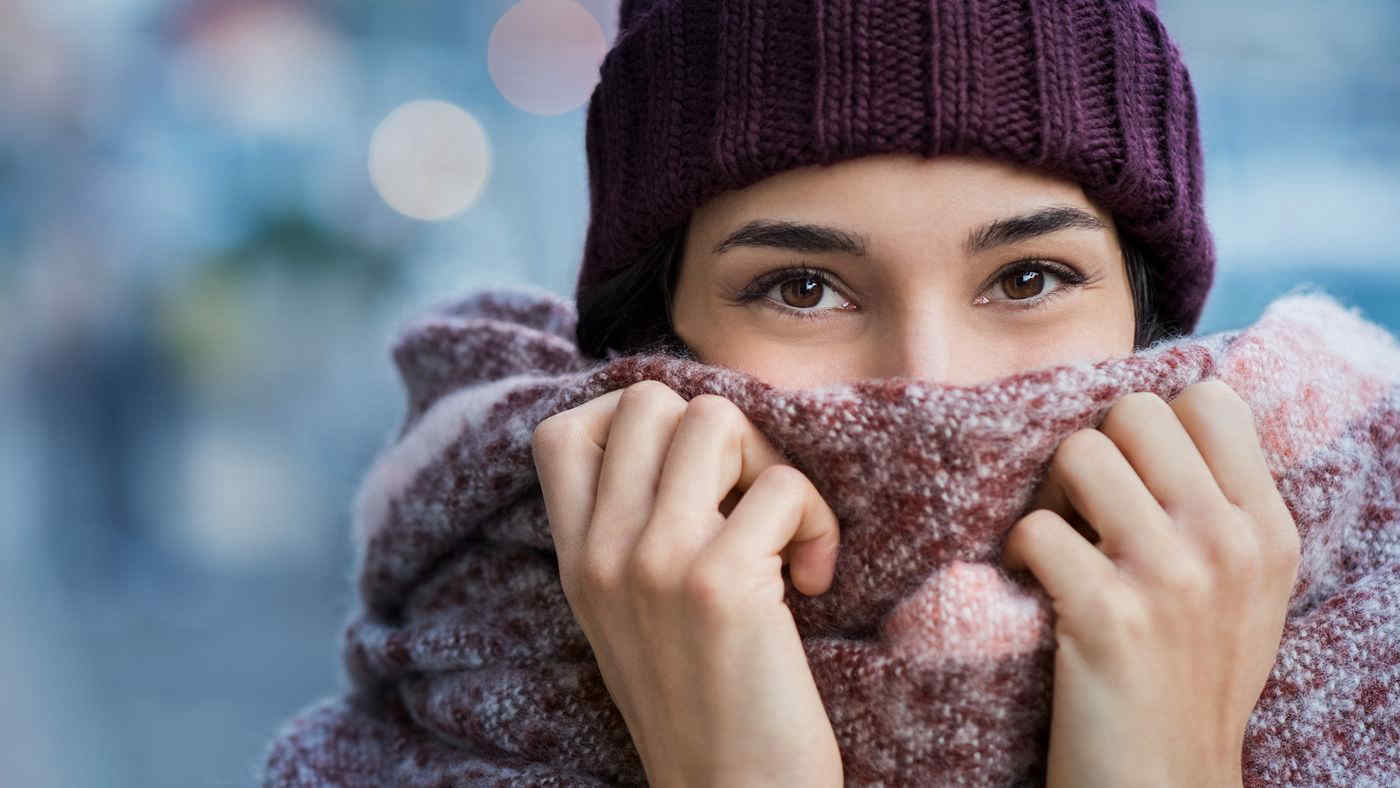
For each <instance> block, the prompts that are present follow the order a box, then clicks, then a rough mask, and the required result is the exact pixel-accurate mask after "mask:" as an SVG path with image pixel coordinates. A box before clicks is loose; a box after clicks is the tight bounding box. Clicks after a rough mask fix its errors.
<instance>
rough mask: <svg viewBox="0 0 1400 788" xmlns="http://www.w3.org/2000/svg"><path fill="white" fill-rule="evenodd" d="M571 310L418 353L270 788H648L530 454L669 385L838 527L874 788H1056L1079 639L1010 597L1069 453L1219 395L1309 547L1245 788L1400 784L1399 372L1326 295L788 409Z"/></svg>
mask: <svg viewBox="0 0 1400 788" xmlns="http://www.w3.org/2000/svg"><path fill="white" fill-rule="evenodd" d="M575 322H576V313H575V311H574V307H573V305H572V302H570V301H566V300H563V299H561V298H559V297H557V296H555V295H553V294H550V293H548V292H546V291H543V290H540V289H535V288H529V287H508V288H493V289H486V290H479V291H474V292H471V293H468V294H465V295H463V296H462V297H459V298H457V299H454V300H450V301H444V302H441V303H439V304H437V305H435V306H434V307H433V308H431V309H429V310H428V311H427V312H426V313H425V314H424V315H423V316H422V317H421V318H420V319H417V320H415V321H413V322H411V323H409V324H407V325H403V326H401V327H400V331H399V333H398V334H397V337H396V339H395V341H394V343H393V347H392V352H393V359H394V361H395V363H396V364H397V367H398V369H399V371H400V373H401V375H402V378H403V384H404V387H405V389H406V393H407V408H406V414H405V417H404V420H403V422H402V425H401V426H400V427H398V429H397V430H396V431H395V433H394V434H393V435H392V439H390V440H387V441H386V445H385V447H384V448H383V449H382V450H381V452H380V454H379V456H378V458H377V460H376V461H375V462H374V464H373V466H372V467H371V468H370V469H369V471H368V473H367V474H366V476H365V477H364V479H363V482H362V484H361V487H360V491H359V494H358V496H357V500H356V502H355V507H354V517H353V533H354V541H355V545H356V547H357V554H356V555H357V557H356V567H355V571H356V577H357V578H358V598H357V599H356V602H355V604H354V609H353V610H352V611H351V614H350V617H349V620H348V623H347V625H346V628H345V630H344V637H343V643H342V646H343V651H342V655H343V660H344V666H345V670H346V673H347V675H348V679H349V685H350V686H349V687H348V688H347V689H346V691H345V692H344V693H343V694H341V695H338V696H333V697H329V698H326V699H323V700H321V701H319V702H317V703H313V704H311V705H309V706H307V707H306V708H304V709H303V710H302V711H301V712H300V713H298V714H297V715H296V716H294V717H293V718H292V719H291V720H289V721H288V722H286V723H285V724H284V726H283V727H282V729H281V730H280V732H279V733H278V734H277V736H276V737H275V738H274V739H273V740H272V741H271V743H270V744H269V745H268V747H267V750H266V752H265V760H264V762H263V764H262V779H263V781H264V784H265V785H278V786H293V785H295V786H322V785H325V786H329V785H336V786H388V785H394V786H424V787H425V788H426V786H444V785H487V784H489V785H644V784H645V782H646V780H645V774H644V772H643V769H642V765H641V761H640V759H639V757H638V755H637V752H636V750H635V748H634V746H633V744H632V740H631V737H630V736H629V734H628V731H627V728H626V726H625V724H624V722H623V719H622V716H621V714H620V713H619V712H618V710H617V709H616V707H615V706H614V705H613V703H612V701H611V698H610V696H609V694H608V692H607V689H606V687H605V685H604V684H603V681H602V678H601V676H600V673H599V671H598V667H597V663H596V662H595V660H594V657H593V652H592V650H591V648H590V646H589V644H588V641H587V639H586V638H585V637H584V635H583V633H582V630H581V629H580V628H579V627H578V625H577V623H576V621H575V619H574V618H573V616H572V614H571V611H570V609H569V607H568V604H567V601H566V599H565V597H564V594H563V591H562V588H561V586H560V581H559V574H558V564H557V559H556V556H555V554H554V550H553V547H554V545H553V540H552V538H551V536H550V531H549V526H548V520H547V518H546V516H545V509H544V504H543V498H542V496H541V494H540V487H539V480H538V478H537V476H536V471H535V466H534V462H533V458H532V452H531V438H532V434H533V431H534V428H535V426H536V425H537V424H538V423H539V422H540V421H542V420H543V419H544V418H546V417H547V416H549V415H551V414H554V413H557V412H559V411H562V410H565V409H568V408H572V407H574V406H576V405H580V404H582V403H584V402H586V401H587V400H590V399H592V398H594V397H597V396H599V395H601V394H603V393H605V392H607V391H610V390H613V389H617V388H621V387H625V386H627V385H628V384H631V383H633V382H636V381H639V380H644V379H654V380H659V381H662V382H664V383H665V384H667V385H668V386H670V387H671V388H672V389H674V390H675V391H676V392H678V393H679V394H681V395H682V396H683V397H685V398H687V399H689V398H691V397H693V396H695V395H697V394H701V393H712V394H719V395H722V396H724V397H726V398H728V399H729V400H731V401H732V402H734V403H735V404H736V405H737V406H738V407H739V408H740V409H741V410H742V411H743V412H744V413H745V414H746V415H747V416H748V418H749V420H750V421H751V422H753V424H754V425H755V426H756V427H757V428H758V429H759V430H760V431H761V432H762V433H764V434H765V435H766V436H768V437H769V439H770V440H771V441H772V442H773V444H774V446H776V447H777V448H778V449H779V450H781V451H782V452H783V453H784V455H785V456H786V457H787V458H789V460H790V462H791V464H793V465H794V466H796V467H797V468H799V469H800V470H802V471H803V472H804V473H806V474H807V476H808V477H809V478H810V479H811V480H812V482H813V484H814V485H815V486H816V488H817V490H818V491H819V492H820V493H821V494H822V496H823V498H824V499H825V500H826V501H827V503H828V504H829V505H830V506H831V508H832V510H833V511H834V512H835V514H836V515H837V517H838V520H839V524H840V529H841V530H840V534H841V550H840V553H839V555H838V559H837V563H836V570H835V579H834V582H833V584H832V586H831V588H830V590H828V591H827V592H826V593H824V594H821V595H819V596H813V597H808V596H806V595H804V594H802V593H800V592H798V591H796V590H795V588H794V587H793V585H792V582H791V579H790V578H788V577H787V574H786V571H785V572H784V581H785V583H786V584H787V597H786V598H787V603H788V606H789V609H790V610H791V612H792V615H793V617H794V619H795V621H796V623H797V627H798V630H799V633H800V634H801V635H802V639H803V644H804V647H805V651H806V655H807V658H808V663H809V665H810V667H811V670H812V672H813V675H814V677H815V679H816V684H817V687H818V689H819V692H820V694H821V697H822V700H823V702H824V704H825V707H826V710H827V712H828V716H829V718H830V720H831V724H832V726H833V728H834V730H835V734H836V738H837V741H838V744H839V746H840V750H841V757H842V762H843V765H844V769H845V775H846V782H847V784H848V785H888V786H895V785H920V786H928V785H954V784H956V785H1037V784H1043V782H1044V775H1045V765H1046V753H1047V751H1048V737H1049V725H1050V713H1051V708H1052V706H1051V693H1052V686H1051V685H1052V678H1053V670H1052V668H1053V653H1054V638H1053V634H1052V633H1053V624H1054V621H1053V612H1052V608H1051V606H1050V603H1049V598H1048V596H1047V595H1046V594H1045V593H1044V591H1043V589H1041V588H1040V587H1039V585H1038V583H1037V582H1036V581H1035V580H1034V578H1032V577H1030V575H1029V574H1028V573H1010V572H1008V571H1006V570H1004V569H1003V568H1001V553H1002V545H1003V543H1004V538H1005V535H1006V533H1007V532H1008V531H1009V529H1010V528H1011V526H1012V525H1013V524H1014V523H1015V522H1016V521H1017V520H1018V519H1019V518H1020V517H1021V516H1022V515H1024V514H1025V513H1026V512H1027V511H1029V504H1030V502H1031V499H1032V495H1033V493H1034V492H1035V490H1036V488H1037V486H1038V485H1039V483H1040V482H1041V481H1042V480H1043V478H1044V475H1045V472H1046V470H1047V468H1048V465H1049V462H1050V460H1051V458H1052V455H1053V453H1054V450H1055V448H1056V447H1057V445H1058V444H1059V443H1060V441H1061V440H1063V439H1064V438H1065V437H1067V436H1068V435H1069V434H1071V433H1072V432H1074V431H1076V430H1079V429H1082V428H1086V427H1088V428H1092V427H1096V426H1097V425H1098V424H1099V423H1100V421H1101V420H1102V418H1103V416H1104V415H1105V414H1106V412H1107V410H1108V409H1109V408H1110V407H1111V406H1112V405H1113V404H1114V402H1115V401H1116V400H1117V399H1119V398H1120V397H1122V396H1124V395H1125V394H1128V393H1131V392H1134V391H1150V392H1155V393H1156V394H1158V395H1159V396H1161V397H1162V398H1164V399H1167V400H1171V399H1172V398H1173V397H1175V396H1176V395H1177V394H1179V393H1180V392H1181V391H1182V390H1183V389H1185V388H1186V387H1187V386H1189V385H1191V384H1193V383H1196V382H1198V381H1201V380H1204V379H1208V378H1220V379H1222V380H1224V381H1225V382H1226V383H1227V384H1228V385H1230V386H1231V387H1232V388H1233V389H1234V390H1235V391H1236V392H1238V393H1239V394H1240V395H1241V396H1242V397H1243V398H1244V399H1245V400H1246V401H1247V402H1248V403H1249V405H1250V406H1251V409H1252V411H1253V413H1254V418H1255V427H1256V429H1257V431H1258V433H1259V435H1260V439H1261V443H1262V445H1263V447H1264V449H1265V454H1266V457H1267V460H1268V464H1269V468H1270V470H1271V472H1272V474H1273V476H1274V480H1275V482H1276V483H1277V485H1278V488H1279V491H1280V493H1281V495H1282V497H1283V498H1284V501H1285V503H1286V504H1287V506H1288V509H1289V511H1290V512H1291V514H1292V515H1293V517H1294V520H1295V521H1296V523H1297V526H1298V529H1299V532H1300V535H1301V539H1302V556H1301V567H1300V570H1299V576H1298V579H1297V583H1296V586H1295V588H1294V591H1293V594H1292V597H1291V600H1290V602H1289V608H1288V613H1287V618H1286V624H1285V629H1284V632H1283V639H1282V645H1281V648H1280V650H1279V652H1278V656H1277V659H1276V661H1275V664H1274V667H1273V670H1272V672H1271V674H1270V675H1269V678H1268V681H1267V684H1266V685H1265V687H1264V689H1263V693H1262V694H1261V696H1260V698H1259V699H1258V702H1257V704H1256V705H1255V708H1254V710H1253V714H1252V716H1251V717H1250V719H1249V722H1248V726H1247V729H1246V732H1245V739H1244V751H1243V766H1244V774H1245V784H1246V785H1248V786H1253V785H1337V786H1360V785H1381V784H1386V785H1395V784H1397V781H1400V777H1397V775H1400V689H1397V687H1400V645H1397V644H1400V343H1397V341H1396V338H1395V337H1394V336H1392V335H1391V334H1388V333H1387V332H1386V331H1385V330H1383V329H1382V328H1380V327H1379V326H1377V325H1375V324H1373V323H1371V322H1368V321H1367V320H1365V319H1364V318H1363V317H1362V316H1361V315H1360V313H1359V311H1357V310H1355V309H1350V310H1349V309H1347V308H1344V307H1343V306H1341V305H1340V304H1338V303H1337V302H1336V301H1335V300H1333V299H1332V298H1331V297H1330V296H1328V295H1327V294H1325V293H1321V292H1315V291H1307V290H1295V291H1293V292H1290V293H1288V294H1285V295H1283V296H1280V297H1278V298H1277V299H1276V300H1274V301H1273V302H1272V303H1271V304H1270V305H1269V306H1268V307H1267V309H1266V310H1265V311H1264V313H1263V314H1262V316H1260V317H1259V318H1258V319H1257V320H1256V321H1255V322H1254V323H1253V324H1251V325H1249V326H1247V327H1245V328H1243V329H1239V330H1234V331H1222V332H1219V333H1215V334H1209V335H1199V336H1192V337H1178V338H1175V339H1171V340H1169V341H1163V342H1159V343H1158V344H1156V345H1154V346H1152V347H1149V348H1145V349H1140V350H1138V351H1135V352H1134V353H1132V354H1130V355H1125V356H1119V357H1116V358H1111V359H1107V360H1101V361H1098V362H1095V363H1089V362H1081V363H1070V364H1063V365H1058V366H1047V367H1043V368H1039V369H1033V370H1029V371H1024V372H1020V373H1016V374H1013V375H1010V376H1007V377H1003V378H1000V379H996V380H992V381H988V382H985V383H979V384H975V385H962V386H958V385H948V384H940V383H937V382H933V381H930V380H925V379H919V378H907V377H891V378H875V379H866V380H859V381H854V382H846V383H841V384H835V385H828V386H825V387H821V388H809V389H789V388H781V387H775V386H772V385H768V384H766V383H765V382H763V381H761V380H759V379H758V378H756V377H754V376H751V375H749V374H746V373H744V372H741V371H738V370H734V369H730V368H726V367H719V366H714V365H707V364H703V363H700V362H698V361H695V360H693V359H688V358H683V357H680V356H677V355H670V354H664V353H660V352H655V353H646V354H634V355H619V354H616V353H613V354H611V355H610V356H609V357H608V358H606V359H602V360H599V359H589V358H587V357H584V356H583V355H581V354H580V352H579V351H578V348H577V346H576V344H575V342H574V326H575Z"/></svg>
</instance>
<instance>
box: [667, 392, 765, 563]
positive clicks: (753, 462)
mask: <svg viewBox="0 0 1400 788" xmlns="http://www.w3.org/2000/svg"><path fill="white" fill-rule="evenodd" d="M777 464H786V460H785V458H784V457H783V456H782V454H781V453H779V452H778V450H777V449H776V448H774V447H773V445H772V444H771V443H770V442H769V441H768V438H767V437H765V436H764V435H763V433H761V432H759V431H758V429H757V428H756V427H754V425H753V424H752V423H751V422H750V421H749V420H748V417H747V416H745V415H744V413H743V411H741V410H739V407H738V406H737V405H735V404H734V403H733V402H730V401H729V400H727V399H725V398H724V397H721V396H719V395H717V394H700V395H697V396H695V397H693V398H692V399H691V400H690V401H689V402H688V403H687V405H686V411H685V415H684V416H683V417H682V418H681V422H680V424H679V425H678V426H677V427H676V431H675V434H674V435H673V436H672V438H671V445H670V448H669V449H668V450H667V453H666V460H665V466H664V467H663V468H662V469H661V478H660V480H659V481H658V482H657V489H656V504H655V506H654V508H653V518H652V520H651V521H650V522H649V523H648V524H647V526H646V529H648V530H649V529H650V528H652V527H653V524H660V525H662V526H665V525H667V524H669V525H672V526H673V528H672V530H675V531H676V533H673V534H669V535H667V536H666V537H665V538H667V539H668V540H672V541H673V543H672V549H673V550H677V551H680V552H681V553H683V554H684V555H685V556H691V555H694V554H695V553H696V552H697V551H699V549H700V548H701V547H703V546H704V545H705V544H707V543H708V542H709V541H710V539H711V538H713V537H714V535H715V530H713V529H718V528H719V527H722V525H723V522H724V521H723V518H698V517H694V516H692V515H695V514H699V513H705V514H710V513H716V512H718V511H719V507H720V504H721V502H723V501H724V499H725V498H726V497H727V496H728V495H729V494H730V492H731V490H733V489H734V488H735V487H736V486H737V487H738V488H739V489H740V490H741V491H742V490H747V489H748V488H749V486H750V485H751V484H753V481H754V479H756V478H758V475H759V474H760V473H762V472H763V470H764V469H765V468H768V467H769V466H771V465H777ZM703 523H711V524H712V530H706V531H701V530H700V529H699V526H700V525H702V524H703ZM676 526H679V527H676ZM687 528H688V529H689V530H686V529H687ZM641 538H644V539H645V538H648V537H647V536H646V535H643V536H642V537H641ZM679 557H680V556H678V558H679Z"/></svg>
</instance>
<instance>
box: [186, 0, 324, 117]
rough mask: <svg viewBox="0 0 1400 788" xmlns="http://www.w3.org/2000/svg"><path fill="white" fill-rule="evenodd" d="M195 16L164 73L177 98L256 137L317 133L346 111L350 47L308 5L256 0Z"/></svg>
mask: <svg viewBox="0 0 1400 788" xmlns="http://www.w3.org/2000/svg"><path fill="white" fill-rule="evenodd" d="M190 14H191V20H190V22H189V23H188V29H187V30H186V31H185V32H184V33H183V36H184V39H185V40H184V41H183V42H182V46H181V48H180V50H179V51H178V52H177V53H176V56H175V63H174V67H172V68H171V69H169V71H168V72H167V73H168V76H169V79H170V81H171V91H172V94H173V96H174V98H175V100H176V102H177V103H179V104H182V105H187V106H196V105H202V106H203V107H205V108H207V109H208V110H210V111H212V112H213V113H214V114H215V115H216V116H217V117H218V118H219V119H220V120H221V121H223V122H224V123H226V124H228V126H229V127H230V128H231V130H233V131H237V132H242V133H252V134H260V133H272V134H285V135H296V136H314V135H317V134H320V133H322V132H324V131H325V130H326V128H327V127H328V126H329V125H330V124H333V123H335V122H338V121H341V120H343V119H344V118H345V117H346V116H347V115H348V113H349V111H350V91H351V86H350V84H349V80H350V73H351V55H350V53H349V51H348V48H347V44H346V43H345V42H344V41H342V40H341V38H340V37H339V35H338V34H337V33H336V32H335V31H334V30H332V29H331V28H329V27H328V26H327V25H326V24H324V23H323V22H322V21H321V20H320V19H319V18H317V17H316V16H315V15H313V14H312V13H311V12H310V11H309V10H307V9H306V8H303V7H300V6H297V5H292V4H282V3H278V2H253V3H235V4H222V5H218V6H213V7H211V8H210V9H208V10H202V11H197V12H196V11H191V12H190Z"/></svg>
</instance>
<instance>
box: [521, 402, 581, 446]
mask: <svg viewBox="0 0 1400 788" xmlns="http://www.w3.org/2000/svg"><path fill="white" fill-rule="evenodd" d="M573 431H574V428H573V422H572V420H571V419H569V418H568V416H567V413H566V412H564V411H561V412H559V413H555V414H553V415H551V416H548V417H546V418H545V419H544V420H543V421H541V422H540V423H538V424H536V425H535V429H534V431H533V432H531V433H530V447H531V448H532V449H533V450H534V451H535V453H537V454H538V453H539V452H540V451H541V450H553V449H557V448H558V447H560V446H562V445H563V444H565V443H567V442H568V440H569V438H570V436H571V435H572V434H573Z"/></svg>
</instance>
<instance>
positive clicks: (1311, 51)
mask: <svg viewBox="0 0 1400 788" xmlns="http://www.w3.org/2000/svg"><path fill="white" fill-rule="evenodd" d="M616 3H617V0H522V1H521V2H515V1H514V0H470V2H418V3H385V2H370V1H369V0H342V1H341V2H337V3H329V2H321V3H318V2H298V1H296V0H265V1H253V0H244V1H242V2H234V1H232V0H193V1H192V2H185V3H174V2H165V1H164V0H105V2H101V3H85V2H76V1H75V0H0V11H3V14H0V20H3V21H0V65H3V77H2V78H0V335H3V336H4V337H5V341H4V342H3V343H0V625H3V627H4V630H3V635H0V674H3V675H4V676H5V681H4V683H5V685H6V687H7V690H6V692H5V702H4V703H0V784H3V785H6V786H21V785H23V786H44V785H55V786H59V785H61V786H97V785H102V786H107V785H114V786H147V787H149V786H191V785H246V784H250V783H251V782H252V777H253V774H254V770H255V768H256V766H257V763H258V760H259V758H260V756H261V753H262V748H263V746H264V745H265V743H266V741H267V740H268V739H269V738H270V737H271V736H272V735H273V734H274V732H275V731H276V728H277V726H278V725H280V724H281V723H282V722H283V721H284V720H286V719H287V718H288V717H290V716H291V715H293V714H294V713H295V712H296V711H297V710H299V709H300V708H302V707H303V706H305V705H307V704H308V703H310V702H312V701H313V700H315V699H317V698H319V697H321V696H324V695H326V694H330V693H332V692H335V691H337V690H338V689H339V688H340V686H341V673H340V670H341V668H340V662H339V655H338V653H337V645H338V637H339V631H340V626H341V623H342V621H343V619H344V617H345V615H346V613H347V611H348V609H349V605H350V600H351V590H352V580H351V578H350V574H349V571H350V550H349V540H348V525H349V507H350V501H351V498H352V496H353V493H354V489H355V485H356V483H357V482H358V480H359V478H360V476H361V474H362V473H364V472H365V471H366V470H367V468H368V466H369V463H370V461H371V459H372V458H373V456H374V454H375V452H376V451H377V450H378V449H379V448H380V447H381V446H382V445H383V444H384V442H385V441H386V440H387V439H388V438H389V436H390V434H391V432H392V431H393V430H394V429H395V428H396V427H397V425H398V420H399V419H400V417H401V413H402V407H403V402H402V393H401V391H400V390H399V388H398V383H397V380H396V378H395V377H394V372H393V368H392V366H391V362H390V359H389V356H388V342H389V339H390V336H391V332H392V330H393V328H394V327H395V326H396V325H398V324H399V323H400V322H402V321H404V320H406V319H407V318H409V317H410V316H412V315H414V314H415V313H417V312H419V311H421V310H422V309H423V308H425V307H426V306H427V305H429V304H430V303H432V302H434V301H437V300H440V299H442V298H444V297H447V296H450V295H452V294H455V293H458V292H461V291H464V290H467V289H470V288H475V287H480V286H490V285H498V284H532V285H537V286H541V287H544V288H548V289H550V290H553V291H555V292H557V293H559V294H561V295H566V296H567V295H570V294H571V291H572V285H573V277H574V274H575V271H576V266H577V264H578V260H579V257H580V251H581V249H582V244H583V236H584V231H585V228H586V221H587V209H588V192H587V180H586V178H587V170H586V166H585V160H584V147H583V141H584V137H583V132H584V113H585V107H584V103H585V101H586V100H587V97H588V93H589V91H590V90H591V86H592V82H593V80H594V79H596V75H597V65H598V62H599V60H600V59H601V57H602V54H603V51H604V48H605V47H606V45H607V43H608V42H609V41H611V39H612V37H613V35H614V33H615V26H616V25H615V22H616V13H617V11H616ZM1159 6H1160V12H1161V14H1162V16H1163V17H1164V18H1165V20H1166V22H1167V26H1168V28H1169V29H1170V30H1171V31H1172V32H1173V35H1174V37H1175V39H1176V40H1177V42H1178V44H1179V45H1180V47H1181V49H1182V51H1183V53H1184V55H1185V57H1186V60H1187V63H1188V65H1189V67H1190V69H1191V73H1192V77H1193V81H1194V84H1195V86H1196V89H1197V93H1198V96H1199V99H1200V110H1201V116H1202V125H1203V127H1204V147H1205V154H1206V166H1207V188H1206V203H1207V209H1208V212H1209V215H1210V219H1211V222H1212V226H1213V229H1214V231H1215V234H1216V239H1217V246H1218V249H1219V253H1220V267H1219V274H1218V279H1217V284H1216V286H1215V289H1214V290H1213V292H1212V295H1211V297H1210V300H1209V302H1208V304H1207V308H1206V312H1205V316H1204V318H1203V319H1202V323H1201V325H1200V327H1199V330H1201V331H1215V330H1220V329H1227V328H1235V327H1239V326H1242V325H1244V324H1247V323H1249V322H1251V321H1252V320H1253V319H1254V318H1256V317H1257V316H1258V314H1259V312H1260V311H1261V309H1262V308H1263V306H1264V305H1265V304H1266V303H1267V302H1268V301H1269V300H1271V299H1272V298H1273V297H1275V296H1277V295H1278V294H1280V293H1282V292H1283V291H1285V290H1288V289H1290V288H1291V287H1293V286H1294V285H1297V284H1299V283H1302V282H1311V283H1314V284H1316V285H1318V286H1320V287H1322V288H1323V289H1324V290H1326V291H1328V292H1331V293H1332V294H1334V295H1336V296H1337V297H1338V298H1340V299H1341V300H1343V301H1344V302H1346V303H1348V304H1351V305H1355V306H1358V307H1360V308H1361V309H1362V311H1363V314H1364V315H1365V316H1366V317H1368V318H1370V319H1372V320H1375V321H1377V322H1379V323H1381V324H1383V325H1386V326H1387V327H1389V328H1390V329H1391V330H1392V331H1400V251H1397V250H1400V4H1396V3H1395V2H1394V1H1393V0H1337V2H1331V3H1317V2H1312V0H1252V1H1250V2H1245V1H1244V0H1160V3H1159Z"/></svg>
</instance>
